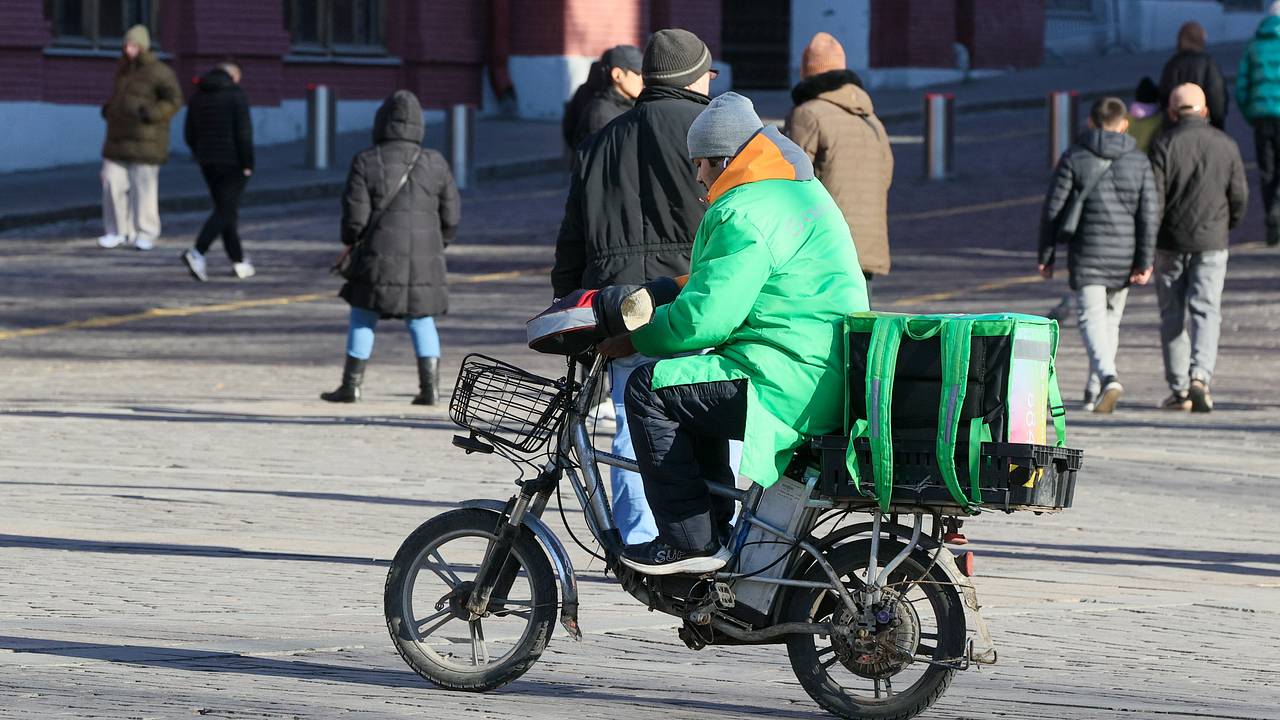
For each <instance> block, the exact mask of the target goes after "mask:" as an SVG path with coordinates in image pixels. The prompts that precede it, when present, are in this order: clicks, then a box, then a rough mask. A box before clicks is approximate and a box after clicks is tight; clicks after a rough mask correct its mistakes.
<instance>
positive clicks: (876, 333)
mask: <svg viewBox="0 0 1280 720" xmlns="http://www.w3.org/2000/svg"><path fill="white" fill-rule="evenodd" d="M906 328H907V317H906V316H905V315H897V316H888V317H881V318H876V321H875V324H874V325H872V327H871V343H870V345H869V347H868V348H867V377H866V383H867V419H866V420H857V421H855V422H854V423H853V427H852V428H850V432H849V450H848V452H847V453H846V455H845V467H846V468H847V469H848V471H849V477H850V478H851V479H852V480H853V485H854V487H855V488H857V489H858V492H859V493H861V494H863V495H865V496H868V497H874V498H876V500H877V502H878V503H879V505H880V508H881V509H882V510H885V511H888V509H889V501H890V499H891V498H892V495H893V378H894V375H895V374H896V373H897V366H898V348H899V347H900V346H901V345H902V334H903V332H905V331H906ZM861 437H869V438H870V440H871V471H872V472H871V474H872V477H873V478H874V480H875V490H874V491H872V492H869V491H868V490H867V488H865V487H863V485H862V477H861V474H860V473H859V471H858V454H857V450H856V447H855V443H854V441H855V440H856V439H858V438H861Z"/></svg>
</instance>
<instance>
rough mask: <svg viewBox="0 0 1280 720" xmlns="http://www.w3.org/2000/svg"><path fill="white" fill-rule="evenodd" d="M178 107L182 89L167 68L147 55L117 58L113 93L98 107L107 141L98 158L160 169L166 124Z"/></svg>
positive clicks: (165, 153)
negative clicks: (132, 58)
mask: <svg viewBox="0 0 1280 720" xmlns="http://www.w3.org/2000/svg"><path fill="white" fill-rule="evenodd" d="M181 107H182V89H181V88H179V87H178V79H177V78H176V77H174V75H173V71H172V70H170V69H169V66H168V65H165V64H164V63H162V62H160V60H159V59H158V58H156V56H155V54H154V53H152V52H151V51H149V50H148V51H145V52H143V53H142V54H141V55H139V56H138V57H137V58H136V59H134V60H129V59H128V58H125V57H122V58H120V64H119V65H118V66H117V67H116V80H115V89H114V90H113V91H112V93H111V98H110V99H109V100H107V102H106V103H105V104H104V105H103V106H102V117H104V118H106V121H107V139H106V141H105V142H103V143H102V157H104V158H106V159H108V160H114V161H116V162H121V163H146V164H148V165H162V164H164V162H165V161H166V160H168V159H169V120H170V119H171V118H172V117H173V116H174V115H175V114H177V112H178V110H179V109H180V108H181Z"/></svg>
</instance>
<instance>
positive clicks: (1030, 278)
mask: <svg viewBox="0 0 1280 720" xmlns="http://www.w3.org/2000/svg"><path fill="white" fill-rule="evenodd" d="M1035 282H1044V279H1043V278H1041V277H1040V276H1039V275H1019V276H1018V277H1011V278H1005V279H1003V280H992V281H991V282H985V283H982V284H981V285H975V286H974V287H968V288H958V289H956V290H946V291H943V292H936V293H929V294H927V295H913V296H911V297H904V298H898V299H897V300H894V301H893V302H892V303H890V305H892V306H893V307H902V306H904V305H923V304H925V303H932V302H942V301H943V300H953V299H955V298H957V297H960V296H962V295H972V294H973V293H980V292H989V291H991V290H1003V289H1005V288H1010V287H1014V286H1016V285H1030V284H1031V283H1035Z"/></svg>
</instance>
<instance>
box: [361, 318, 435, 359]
mask: <svg viewBox="0 0 1280 720" xmlns="http://www.w3.org/2000/svg"><path fill="white" fill-rule="evenodd" d="M380 317H381V316H380V315H378V313H376V312H374V311H372V310H365V309H364V308H358V307H352V308H351V323H350V325H349V326H348V329H347V355H350V356H351V357H353V358H356V359H357V360H368V359H369V357H370V356H372V355H373V336H374V333H373V331H374V328H376V327H377V326H378V320H379V318H380ZM404 324H405V327H407V328H409V337H411V338H412V339H413V354H414V355H416V356H418V357H420V358H431V357H440V335H439V334H437V333H436V321H435V320H433V319H431V318H430V317H420V318H405V321H404Z"/></svg>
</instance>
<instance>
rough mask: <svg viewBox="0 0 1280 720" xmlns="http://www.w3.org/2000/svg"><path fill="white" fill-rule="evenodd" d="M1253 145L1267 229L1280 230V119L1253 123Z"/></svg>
mask: <svg viewBox="0 0 1280 720" xmlns="http://www.w3.org/2000/svg"><path fill="white" fill-rule="evenodd" d="M1253 143H1254V146H1255V148H1256V149H1257V151H1258V178H1259V179H1260V180H1261V181H1262V207H1263V209H1264V210H1265V211H1266V214H1267V227H1268V228H1280V202H1277V195H1278V194H1280V118H1272V117H1267V118H1258V119H1257V120H1254V121H1253Z"/></svg>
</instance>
